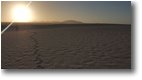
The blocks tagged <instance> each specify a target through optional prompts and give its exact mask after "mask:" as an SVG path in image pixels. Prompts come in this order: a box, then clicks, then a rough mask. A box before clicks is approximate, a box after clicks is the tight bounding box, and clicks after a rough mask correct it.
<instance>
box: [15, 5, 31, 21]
mask: <svg viewBox="0 0 142 80" xmlns="http://www.w3.org/2000/svg"><path fill="white" fill-rule="evenodd" d="M12 15H13V19H14V21H15V22H30V21H31V20H32V15H31V10H30V8H28V7H26V6H23V5H17V6H15V7H14V9H13V14H12Z"/></svg>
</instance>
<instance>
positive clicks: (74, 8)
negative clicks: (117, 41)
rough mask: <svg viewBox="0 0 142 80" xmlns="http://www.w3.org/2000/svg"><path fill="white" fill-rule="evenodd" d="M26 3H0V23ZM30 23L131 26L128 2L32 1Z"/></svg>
mask: <svg viewBox="0 0 142 80" xmlns="http://www.w3.org/2000/svg"><path fill="white" fill-rule="evenodd" d="M27 3H28V2H23V1H20V2H10V1H2V2H1V21H2V22H11V21H12V17H11V15H12V8H13V7H14V6H16V5H18V4H24V5H26V4H27ZM29 8H30V10H31V11H32V22H56V21H57V22H58V21H59V22H62V21H66V20H76V21H81V22H84V23H113V24H114V23H118V24H131V18H132V7H131V2H130V1H58V2H57V1H33V2H32V3H31V4H30V5H29Z"/></svg>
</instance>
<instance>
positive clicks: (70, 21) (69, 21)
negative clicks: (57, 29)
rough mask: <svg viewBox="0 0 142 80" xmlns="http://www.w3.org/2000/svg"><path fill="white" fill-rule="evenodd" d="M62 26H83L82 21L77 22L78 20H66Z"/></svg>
mask: <svg viewBox="0 0 142 80" xmlns="http://www.w3.org/2000/svg"><path fill="white" fill-rule="evenodd" d="M61 23H62V24H83V22H81V21H76V20H66V21H63V22H61Z"/></svg>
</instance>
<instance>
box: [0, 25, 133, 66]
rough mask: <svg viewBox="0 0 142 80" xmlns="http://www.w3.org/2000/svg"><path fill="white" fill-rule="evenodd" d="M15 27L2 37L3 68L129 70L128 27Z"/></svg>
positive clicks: (129, 41)
mask: <svg viewBox="0 0 142 80" xmlns="http://www.w3.org/2000/svg"><path fill="white" fill-rule="evenodd" d="M23 26H24V25H22V26H18V28H17V29H11V31H10V30H9V31H7V32H5V33H4V34H2V41H1V42H2V46H1V47H2V52H1V53H2V55H1V59H2V62H1V65H2V68H3V69H19V68H20V69H21V68H22V69H37V68H38V69H41V68H45V69H51V68H52V69H53V68H55V69H80V68H81V69H130V68H131V26H130V25H50V26H49V27H48V26H47V25H43V26H41V25H40V26H39V25H38V26H34V25H32V26H28V27H23Z"/></svg>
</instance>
